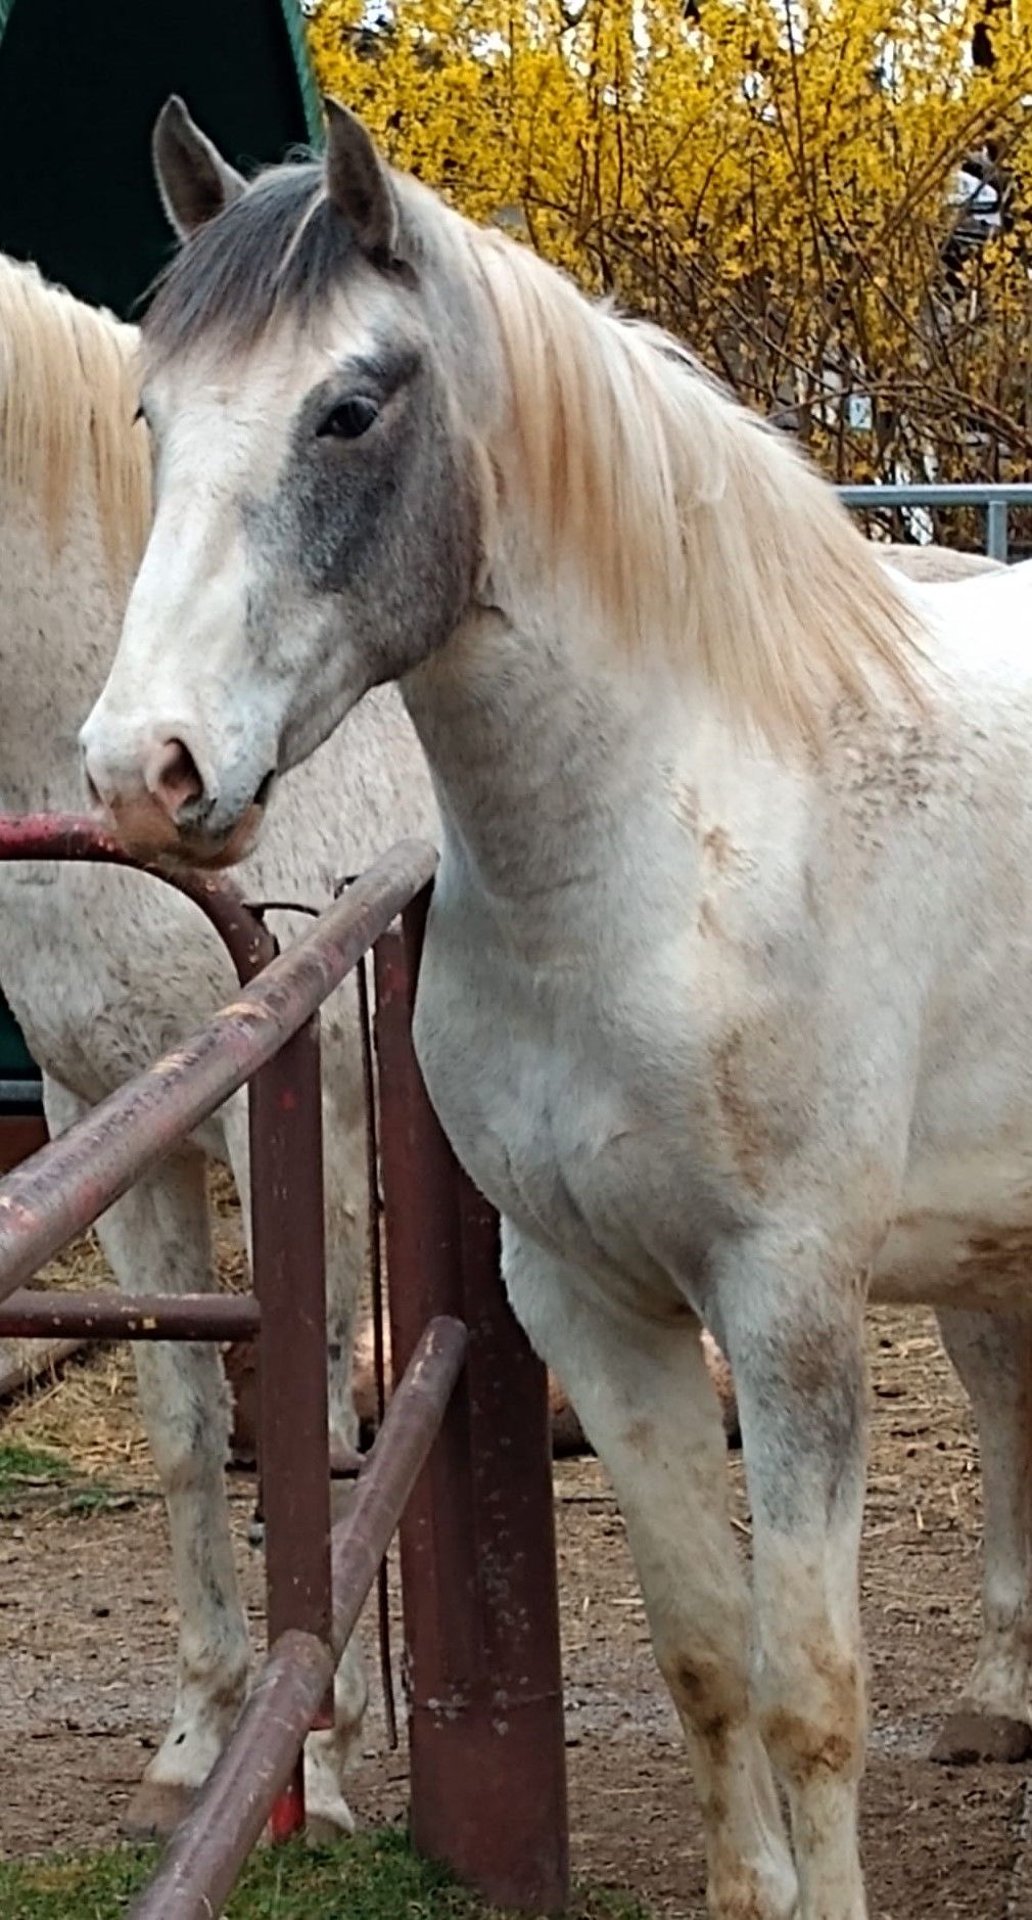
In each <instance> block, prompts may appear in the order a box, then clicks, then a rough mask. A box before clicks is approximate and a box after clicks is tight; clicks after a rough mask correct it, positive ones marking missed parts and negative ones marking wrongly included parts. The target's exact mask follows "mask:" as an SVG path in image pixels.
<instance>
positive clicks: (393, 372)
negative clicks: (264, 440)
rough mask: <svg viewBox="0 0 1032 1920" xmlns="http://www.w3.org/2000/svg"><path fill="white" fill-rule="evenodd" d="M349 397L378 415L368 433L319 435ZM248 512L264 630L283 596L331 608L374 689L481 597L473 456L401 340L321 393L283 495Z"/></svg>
mask: <svg viewBox="0 0 1032 1920" xmlns="http://www.w3.org/2000/svg"><path fill="white" fill-rule="evenodd" d="M355 397H361V398H363V399H366V400H371V401H373V402H374V403H375V404H376V406H377V407H378V409H379V412H378V416H377V418H376V420H375V422H374V424H373V425H372V426H371V427H370V428H369V430H368V431H367V432H365V433H364V434H362V435H361V437H360V438H358V439H355V440H342V439H339V438H335V437H333V436H332V435H328V434H321V433H320V431H319V429H320V426H322V425H323V424H324V423H325V421H326V418H327V416H328V415H329V414H330V413H331V412H332V411H333V409H334V408H335V407H339V406H340V405H341V403H342V402H344V401H347V400H349V399H353V398H355ZM243 514H244V525H245V531H246V535H247V540H248V547H249V551H250V555H251V561H252V588H251V595H250V606H249V620H250V621H251V623H252V624H253V627H254V629H255V631H256V632H259V631H262V630H268V629H269V628H271V627H274V626H275V624H276V618H277V616H276V611H275V600H276V596H277V595H278V594H280V593H282V592H283V590H284V587H285V585H286V586H287V591H288V592H291V591H293V592H295V593H297V594H299V596H300V598H301V599H303V600H304V601H306V602H308V603H311V601H312V600H313V599H314V600H316V601H321V602H322V603H323V605H324V607H325V609H326V612H327V616H328V629H329V631H330V632H332V633H334V634H336V635H339V636H340V637H341V639H342V640H346V643H347V645H348V648H349V650H350V651H351V652H352V653H353V654H354V655H356V656H360V657H361V658H362V660H363V661H364V663H365V670H366V674H367V683H368V684H375V683H376V682H378V681H383V680H387V679H395V678H398V677H400V676H401V675H403V674H404V673H406V672H407V671H408V670H409V669H410V668H411V667H413V666H415V665H416V664H417V663H418V662H420V661H422V660H424V659H425V658H426V657H427V655H428V654H429V653H431V652H433V651H435V650H436V649H437V648H438V647H439V646H441V645H443V644H444V642H445V641H446V640H447V639H448V638H449V636H450V635H451V633H452V632H454V630H455V627H456V626H457V624H458V623H459V622H460V621H461V619H462V618H463V616H464V614H465V613H466V612H467V610H468V607H469V603H470V599H471V596H472V593H473V590H474V583H475V578H476V572H477V566H478V561H479V553H480V543H479V509H478V499H477V491H476V487H475V484H474V479H473V464H472V456H471V455H470V454H469V453H468V452H467V450H466V449H465V447H464V443H463V441H462V439H461V437H460V436H459V434H458V433H457V430H456V427H455V423H454V419H453V418H452V416H451V412H450V409H449V407H448V404H447V399H446V394H445V387H444V380H443V375H442V373H441V370H440V368H439V367H438V365H437V364H436V360H435V357H434V356H433V354H432V353H431V352H430V350H429V349H426V348H424V349H422V350H421V349H420V348H418V347H416V346H415V345H414V344H413V343H410V342H408V341H406V340H405V339H403V338H399V339H396V340H394V341H393V342H392V343H391V344H390V345H389V346H388V345H386V344H385V345H384V347H383V349H382V350H381V351H378V352H374V353H373V354H372V355H369V356H367V357H366V358H364V359H363V360H362V361H361V362H360V363H357V364H355V365H354V366H353V367H352V368H351V369H350V370H342V372H341V373H340V374H339V375H335V376H333V377H331V378H330V379H328V380H325V381H322V382H320V384H319V385H318V386H317V387H315V388H313V389H312V390H311V392H310V393H309V394H308V395H307V396H306V398H305V401H304V404H303V406H302V408H301V410H300V413H299V414H298V417H297V420H296V422H295V425H294V428H293V431H292V434H291V439H290V445H289V450H288V453H287V458H286V461H285V464H284V466H283V468H282V469H281V472H280V475H279V477H278V481H277V485H276V488H275V491H274V492H273V493H272V495H271V496H269V497H267V498H265V499H258V498H255V497H251V498H250V499H249V500H247V501H245V503H244V505H243ZM289 583H293V584H292V587H291V585H290V584H289Z"/></svg>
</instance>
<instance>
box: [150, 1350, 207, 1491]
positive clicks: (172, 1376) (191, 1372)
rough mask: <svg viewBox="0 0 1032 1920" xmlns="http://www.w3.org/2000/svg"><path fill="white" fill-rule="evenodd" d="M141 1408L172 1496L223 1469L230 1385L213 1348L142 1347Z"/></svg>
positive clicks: (162, 1478) (160, 1475) (164, 1482)
mask: <svg viewBox="0 0 1032 1920" xmlns="http://www.w3.org/2000/svg"><path fill="white" fill-rule="evenodd" d="M134 1358H135V1361H136V1375H137V1385H138V1387H139V1394H140V1410H141V1413H142V1415H143V1421H144V1425H145V1427H146V1429H147V1438H148V1441H149V1443H150V1449H151V1454H152V1456H153V1459H154V1466H155V1470H156V1472H157V1475H158V1478H159V1480H160V1481H161V1485H162V1488H163V1490H164V1492H165V1494H166V1496H167V1495H170V1494H176V1493H184V1492H188V1491H190V1490H192V1489H194V1488H197V1487H198V1486H199V1485H201V1484H204V1483H206V1482H208V1481H209V1480H210V1479H212V1478H213V1476H214V1475H216V1474H221V1472H222V1469H223V1467H224V1465H225V1461H226V1455H227V1451H228V1447H229V1432H230V1425H231V1409H230V1395H229V1388H228V1386H227V1384H226V1378H225V1374H224V1372H223V1369H222V1365H221V1363H220V1361H219V1358H218V1355H217V1354H216V1352H215V1350H214V1348H212V1349H211V1350H210V1351H207V1352H206V1351H205V1350H204V1349H203V1348H202V1347H200V1346H197V1347H194V1348H193V1349H187V1348H185V1347H178V1348H171V1347H170V1348H165V1347H163V1346H161V1345H160V1344H159V1345H155V1346H153V1347H143V1346H137V1348H136V1350H135V1354H134Z"/></svg>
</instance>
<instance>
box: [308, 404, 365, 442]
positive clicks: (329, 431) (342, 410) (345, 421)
mask: <svg viewBox="0 0 1032 1920" xmlns="http://www.w3.org/2000/svg"><path fill="white" fill-rule="evenodd" d="M379 412H380V409H379V407H378V406H377V404H376V402H375V400H367V399H366V398H365V396H364V395H363V394H355V395H354V396H353V398H352V399H350V400H342V401H341V402H340V403H339V405H338V406H336V407H334V408H333V409H332V410H331V412H329V413H328V414H327V415H326V418H325V420H323V422H322V424H321V425H320V426H319V427H317V428H316V434H317V436H318V438H319V439H320V440H361V438H362V435H363V434H364V433H368V432H369V429H370V427H371V426H372V424H373V422H374V420H376V419H377V418H378V416H379Z"/></svg>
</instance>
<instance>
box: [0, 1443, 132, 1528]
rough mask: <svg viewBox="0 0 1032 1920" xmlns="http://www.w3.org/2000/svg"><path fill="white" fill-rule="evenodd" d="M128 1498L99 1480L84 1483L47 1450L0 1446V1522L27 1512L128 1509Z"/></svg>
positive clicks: (54, 1454)
mask: <svg viewBox="0 0 1032 1920" xmlns="http://www.w3.org/2000/svg"><path fill="white" fill-rule="evenodd" d="M132 1504H133V1501H132V1497H131V1496H129V1495H126V1494H119V1493H116V1492H114V1490H113V1489H112V1488H111V1487H107V1486H105V1485H104V1483H103V1481H102V1480H87V1479H84V1478H83V1476H82V1475H81V1474H79V1473H76V1471H75V1468H74V1467H73V1466H72V1464H71V1461H69V1460H66V1459H65V1458H64V1456H63V1454H60V1453H56V1452H53V1451H51V1449H50V1448H48V1447H20V1446H17V1445H10V1446H8V1445H3V1446H0V1519H4V1520H11V1519H15V1520H16V1519H18V1517H19V1516H20V1515H21V1514H22V1513H24V1512H27V1511H29V1510H32V1511H34V1512H39V1511H40V1509H45V1510H46V1511H47V1512H48V1513H82V1514H86V1515H89V1514H91V1513H103V1512H106V1511H107V1509H108V1508H110V1507H116V1506H131V1505H132Z"/></svg>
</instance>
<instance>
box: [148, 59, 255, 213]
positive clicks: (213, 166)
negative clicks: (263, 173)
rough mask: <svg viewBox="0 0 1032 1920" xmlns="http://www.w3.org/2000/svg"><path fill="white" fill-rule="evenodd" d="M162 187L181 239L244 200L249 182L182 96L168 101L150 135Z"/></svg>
mask: <svg viewBox="0 0 1032 1920" xmlns="http://www.w3.org/2000/svg"><path fill="white" fill-rule="evenodd" d="M151 153H152V155H153V159H154V173H155V176H156V178H157V182H158V192H159V193H160V195H161V200H162V204H163V206H164V209H165V212H166V213H167V215H168V217H169V220H170V221H171V223H172V225H173V227H174V228H175V230H176V232H177V234H178V235H179V238H180V240H188V239H189V237H190V235H191V234H192V233H196V231H197V229H198V227H203V226H205V225H206V224H207V222H208V221H209V220H213V219H214V218H215V215H216V214H217V213H221V212H222V210H223V208H224V207H228V206H231V205H232V203H233V201H234V200H239V198H240V195H241V194H242V193H243V191H244V187H245V185H246V181H245V180H244V179H243V177H242V176H241V175H240V174H239V173H237V171H236V169H235V167H231V166H230V165H229V163H228V161H226V160H223V158H222V155H221V153H220V152H219V150H218V148H217V147H216V146H214V145H213V144H212V142H211V141H210V140H209V139H208V136H207V134H205V133H202V132H201V130H200V127H198V126H195V125H194V122H193V121H192V120H191V118H190V115H189V113H188V112H187V110H186V107H185V105H184V103H183V101H182V100H180V98H179V95H178V94H176V93H174V94H172V96H171V98H170V99H168V100H166V102H165V104H164V106H163V107H162V109H161V112H160V113H159V115H158V118H157V121H156V122H155V126H154V133H153V137H152V140H151Z"/></svg>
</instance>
